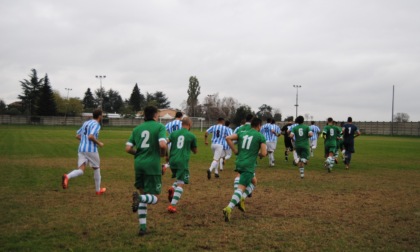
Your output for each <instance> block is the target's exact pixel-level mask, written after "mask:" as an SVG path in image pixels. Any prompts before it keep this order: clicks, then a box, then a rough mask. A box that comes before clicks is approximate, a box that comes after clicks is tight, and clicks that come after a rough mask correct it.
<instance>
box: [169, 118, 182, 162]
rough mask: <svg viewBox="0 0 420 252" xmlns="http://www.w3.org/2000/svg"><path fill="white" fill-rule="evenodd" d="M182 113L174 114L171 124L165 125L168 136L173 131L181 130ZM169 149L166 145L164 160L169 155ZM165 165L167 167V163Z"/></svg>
mask: <svg viewBox="0 0 420 252" xmlns="http://www.w3.org/2000/svg"><path fill="white" fill-rule="evenodd" d="M182 116H183V115H182V112H179V111H178V112H176V114H175V119H174V120H173V121H171V122H168V123H167V124H166V125H165V129H166V131H167V132H168V134H171V133H172V132H174V131H175V130H179V129H181V128H182V121H181V120H182ZM170 149H171V145H170V144H169V145H168V148H167V151H166V160H168V159H169V153H168V151H169V150H170ZM166 165H168V162H167V163H166Z"/></svg>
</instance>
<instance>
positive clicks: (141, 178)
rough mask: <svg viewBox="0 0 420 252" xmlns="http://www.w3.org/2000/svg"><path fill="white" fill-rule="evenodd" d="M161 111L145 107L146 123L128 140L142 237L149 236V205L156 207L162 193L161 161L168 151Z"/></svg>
mask: <svg viewBox="0 0 420 252" xmlns="http://www.w3.org/2000/svg"><path fill="white" fill-rule="evenodd" d="M158 118H159V115H158V110H157V108H156V107H155V106H147V107H145V108H144V123H142V124H140V125H138V126H137V127H135V128H134V130H133V132H132V133H131V136H130V138H129V139H128V141H127V143H126V147H125V151H126V152H127V153H129V154H131V155H134V173H135V183H134V186H135V187H136V188H137V189H138V191H139V192H140V195H139V193H138V192H137V191H136V192H134V193H133V204H132V210H133V212H136V211H137V212H138V216H139V224H140V227H139V235H140V236H142V235H145V234H146V219H147V204H156V203H157V202H158V197H157V195H159V194H160V192H161V190H162V170H161V166H160V159H161V157H163V156H164V155H165V151H166V130H165V126H163V124H161V123H158V122H157V120H158Z"/></svg>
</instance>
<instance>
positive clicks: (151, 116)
mask: <svg viewBox="0 0 420 252" xmlns="http://www.w3.org/2000/svg"><path fill="white" fill-rule="evenodd" d="M157 112H158V109H157V108H156V107H155V106H146V107H145V108H144V120H145V121H151V120H155V115H156V114H157Z"/></svg>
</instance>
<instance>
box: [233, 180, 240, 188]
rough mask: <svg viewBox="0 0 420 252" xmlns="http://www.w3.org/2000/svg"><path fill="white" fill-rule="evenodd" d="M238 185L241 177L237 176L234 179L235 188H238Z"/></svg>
mask: <svg viewBox="0 0 420 252" xmlns="http://www.w3.org/2000/svg"><path fill="white" fill-rule="evenodd" d="M238 185H239V177H236V178H235V180H234V181H233V190H236V189H238Z"/></svg>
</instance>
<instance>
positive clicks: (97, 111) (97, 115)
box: [92, 109, 102, 120]
mask: <svg viewBox="0 0 420 252" xmlns="http://www.w3.org/2000/svg"><path fill="white" fill-rule="evenodd" d="M92 115H93V119H95V120H98V119H99V120H101V119H102V110H101V109H95V110H94V111H93V112H92Z"/></svg>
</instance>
